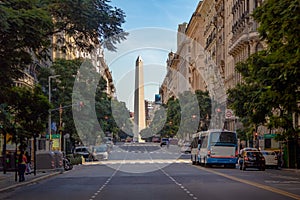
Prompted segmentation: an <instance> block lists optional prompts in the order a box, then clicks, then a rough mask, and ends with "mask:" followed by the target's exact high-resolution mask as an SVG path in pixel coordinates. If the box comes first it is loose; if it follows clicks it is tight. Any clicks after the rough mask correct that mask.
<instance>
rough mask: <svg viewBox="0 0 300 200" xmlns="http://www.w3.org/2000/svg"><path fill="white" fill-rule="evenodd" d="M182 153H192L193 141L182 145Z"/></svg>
mask: <svg viewBox="0 0 300 200" xmlns="http://www.w3.org/2000/svg"><path fill="white" fill-rule="evenodd" d="M180 151H181V153H191V151H192V150H191V143H189V142H186V143H184V144H183V145H182V147H181V149H180Z"/></svg>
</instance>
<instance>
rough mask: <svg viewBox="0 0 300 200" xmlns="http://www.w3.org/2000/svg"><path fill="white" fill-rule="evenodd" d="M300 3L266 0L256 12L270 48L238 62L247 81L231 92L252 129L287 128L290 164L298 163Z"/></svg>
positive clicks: (239, 111) (230, 95)
mask: <svg viewBox="0 0 300 200" xmlns="http://www.w3.org/2000/svg"><path fill="white" fill-rule="evenodd" d="M299 4H300V2H299V1H297V0H291V1H275V0H267V1H264V2H263V4H262V5H261V6H260V7H258V8H257V9H256V10H255V11H254V13H253V17H254V19H255V20H256V21H257V22H258V23H259V25H260V26H259V28H258V31H259V34H260V36H261V39H262V40H263V41H265V42H266V43H267V48H266V49H265V50H264V51H261V52H258V53H255V54H253V55H252V56H250V57H249V58H248V59H247V60H246V61H245V62H242V63H240V64H238V65H237V67H236V69H237V71H238V72H239V73H241V75H242V77H243V80H244V81H243V82H242V83H241V84H239V85H237V86H236V87H235V88H233V89H230V90H229V91H228V94H229V100H230V102H231V105H230V106H231V107H232V108H233V109H234V110H235V112H236V114H237V115H238V116H240V117H243V118H244V119H245V124H247V126H248V127H250V126H251V125H252V127H254V128H252V130H255V129H256V127H257V125H260V124H266V125H267V126H268V127H269V128H270V129H272V128H273V129H276V128H281V129H283V130H284V132H283V133H282V138H284V139H285V140H286V141H287V142H288V146H289V157H290V161H289V162H290V166H295V160H296V159H295V158H296V148H297V145H296V144H297V143H296V139H297V138H298V134H299V130H298V129H295V127H294V126H293V115H294V114H299V105H298V103H299V83H300V80H299V78H298V77H299V76H300V68H299V64H300V38H299V34H298V33H299V31H300V30H299V29H300V27H299V26H298V24H299V23H300V5H299Z"/></svg>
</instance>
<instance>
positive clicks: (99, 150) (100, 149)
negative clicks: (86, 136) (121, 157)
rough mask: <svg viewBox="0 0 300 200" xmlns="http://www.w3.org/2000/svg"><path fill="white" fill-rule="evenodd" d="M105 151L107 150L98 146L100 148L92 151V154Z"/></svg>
mask: <svg viewBox="0 0 300 200" xmlns="http://www.w3.org/2000/svg"><path fill="white" fill-rule="evenodd" d="M106 150H107V148H106V147H105V146H100V147H96V148H95V149H94V152H96V153H100V152H105V151H106Z"/></svg>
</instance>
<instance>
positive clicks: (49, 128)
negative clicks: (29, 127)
mask: <svg viewBox="0 0 300 200" xmlns="http://www.w3.org/2000/svg"><path fill="white" fill-rule="evenodd" d="M59 76H60V75H53V76H49V77H48V86H49V88H48V89H49V91H48V95H49V96H48V97H49V99H48V101H49V103H50V104H51V79H52V78H57V77H59ZM51 132H52V131H51V109H49V111H48V134H49V139H50V142H51V140H52V133H51ZM49 150H52V146H51V145H50V143H49Z"/></svg>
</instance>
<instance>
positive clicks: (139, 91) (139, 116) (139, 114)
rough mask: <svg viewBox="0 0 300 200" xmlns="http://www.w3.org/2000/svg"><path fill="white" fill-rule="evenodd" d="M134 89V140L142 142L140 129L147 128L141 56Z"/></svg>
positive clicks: (136, 68) (137, 61) (136, 70)
mask: <svg viewBox="0 0 300 200" xmlns="http://www.w3.org/2000/svg"><path fill="white" fill-rule="evenodd" d="M134 89H135V91H134V141H138V142H141V141H142V140H141V135H140V131H141V130H142V129H144V128H146V117H145V95H144V67H143V60H142V58H141V56H138V58H137V60H136V64H135V88H134Z"/></svg>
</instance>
